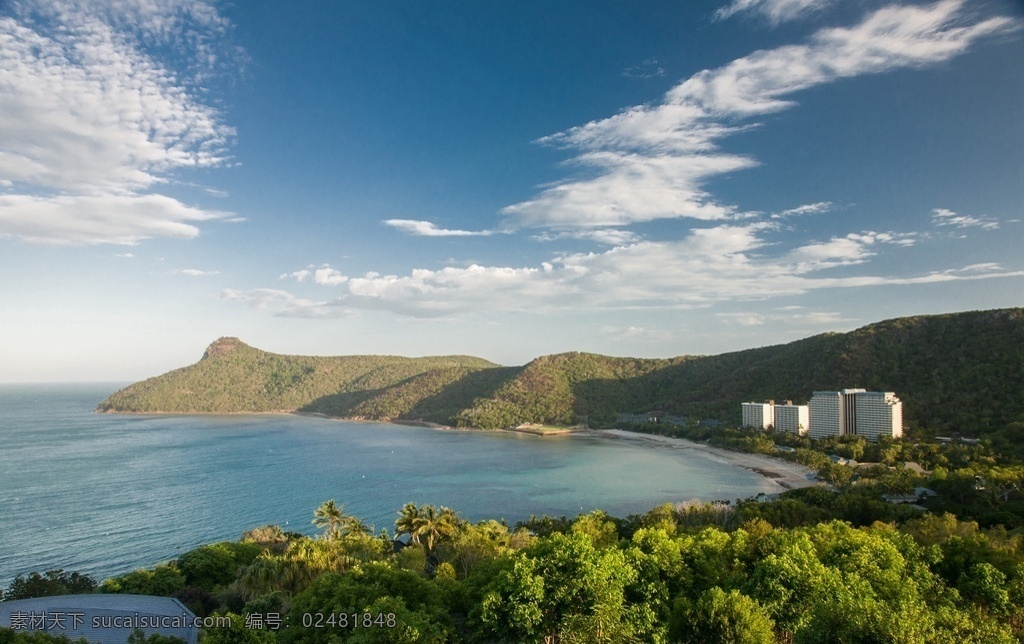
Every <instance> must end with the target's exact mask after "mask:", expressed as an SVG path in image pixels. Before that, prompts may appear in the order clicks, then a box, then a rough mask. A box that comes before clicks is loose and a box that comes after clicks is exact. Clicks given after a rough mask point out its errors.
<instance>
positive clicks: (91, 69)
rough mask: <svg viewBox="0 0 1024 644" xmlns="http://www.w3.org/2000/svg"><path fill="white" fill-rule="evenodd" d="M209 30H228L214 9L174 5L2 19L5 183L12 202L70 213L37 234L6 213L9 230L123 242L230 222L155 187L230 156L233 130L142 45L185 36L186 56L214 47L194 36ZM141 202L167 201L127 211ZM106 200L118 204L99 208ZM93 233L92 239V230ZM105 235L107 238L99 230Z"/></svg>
mask: <svg viewBox="0 0 1024 644" xmlns="http://www.w3.org/2000/svg"><path fill="white" fill-rule="evenodd" d="M175 25H177V26H183V25H188V26H190V27H191V28H192V30H191V31H187V32H186V31H177V30H176V29H174V28H173V27H174V26H175ZM202 26H205V27H207V28H215V30H217V29H222V28H223V22H222V21H221V20H219V19H218V16H217V14H216V12H215V11H214V10H213V9H212V6H211V5H208V4H207V3H204V2H194V3H187V2H174V1H171V0H163V1H160V2H156V1H146V0H119V1H113V0H111V1H110V2H107V3H103V2H95V3H94V2H42V1H40V2H26V3H17V4H13V5H11V8H10V10H9V11H8V15H0V70H2V72H3V73H2V74H0V141H3V146H2V149H0V182H2V183H3V184H4V185H5V186H7V187H8V188H9V190H10V194H8V195H7V196H6V199H7V200H14V201H19V200H22V201H29V202H34V203H36V204H39V203H49V208H50V210H51V211H53V210H56V209H58V208H63V209H64V211H65V212H64V213H63V214H62V215H61V216H59V217H50V218H48V219H46V220H44V221H40V222H39V223H38V224H36V225H32V224H28V227H29V228H31V229H32V231H31V234H30V235H25V234H23V229H24V228H25V227H26V224H25V222H22V221H19V220H20V217H19V216H18V215H17V213H13V214H12V213H10V212H8V213H6V216H5V217H3V218H0V234H5V235H8V236H17V237H23V238H25V239H27V240H44V241H46V242H48V243H68V244H78V243H102V242H112V243H125V240H131V242H134V241H136V240H139V239H144V238H146V237H151V236H158V235H159V236H172V237H173V236H177V237H192V236H195V234H196V232H197V229H196V228H195V226H193V225H190V224H185V223H184V222H186V221H191V222H196V221H203V220H208V219H213V218H218V217H222V216H224V213H212V212H203V211H200V210H199V209H197V208H194V207H189V206H186V205H184V204H182V203H180V202H178V201H176V200H174V199H171V198H170V197H165V196H162V195H156V194H152V193H151V192H150V191H151V190H152V189H153V188H154V187H155V186H158V185H159V184H161V183H164V182H166V181H167V180H168V178H169V176H170V175H171V173H173V172H174V171H175V170H178V169H183V168H199V167H213V166H217V165H221V164H223V163H224V162H225V160H226V158H227V152H226V149H227V146H228V145H229V142H230V139H231V137H232V136H233V131H232V130H231V128H229V127H227V126H226V125H224V124H223V122H222V120H221V117H220V115H219V114H218V112H217V110H215V109H214V108H212V107H210V106H209V105H206V104H204V103H203V101H202V100H201V99H200V98H199V94H200V90H199V89H198V88H197V87H193V86H190V84H189V82H190V81H187V80H183V79H182V76H181V74H180V73H178V71H179V70H177V69H171V68H169V67H167V66H165V65H163V64H161V62H160V61H159V60H158V58H157V57H156V56H155V55H153V54H151V53H148V52H147V50H146V48H145V46H144V43H146V42H148V41H146V40H144V39H143V38H142V36H143V35H145V36H147V37H153V35H154V34H158V33H162V34H164V35H166V36H167V38H172V37H173V38H176V39H181V38H184V39H187V40H188V43H183V44H182V45H183V46H182V48H180V49H176V50H175V51H176V52H177V53H180V52H181V51H184V45H187V44H189V43H191V44H193V45H195V46H197V47H198V46H199V45H200V44H201V43H202V42H209V40H208V39H206V38H205V37H204V36H201V35H199V32H198V31H196V29H197V28H198V27H202ZM157 42H158V44H159V42H160V41H157ZM168 42H169V41H168ZM209 63H210V60H209V58H207V60H206V62H204V63H203V65H207V64H209ZM55 195H56V196H55ZM132 199H134V200H138V201H139V203H143V204H146V203H148V204H150V205H152V204H153V203H154V202H155V201H160V202H161V203H162V204H163V207H164V209H165V211H166V212H165V215H164V216H161V215H160V214H159V213H158V212H157V211H156V210H154V208H152V207H150V208H147V209H146V211H145V212H144V213H143V214H141V215H140V216H139V217H137V218H134V217H132V216H131V215H130V213H129V212H126V211H125V210H124V209H123V208H119V207H118V203H119V202H123V200H132ZM70 200H77V201H78V204H77V205H68V204H69V203H70ZM102 202H107V203H108V204H110V205H111V207H110V208H107V207H99V208H97V207H94V206H97V204H100V203H102ZM171 202H173V204H172V203H171ZM8 203H10V201H8ZM78 206H81V207H82V209H83V215H82V218H81V219H78V218H77V217H75V211H76V209H77V208H78ZM108 212H109V213H110V214H109V215H108V214H107V213H108ZM183 213H185V214H184V215H183ZM51 214H52V213H51ZM12 220H13V221H14V222H15V225H11V222H12ZM86 227H93V228H95V232H93V233H89V234H84V235H83V232H82V229H83V228H86ZM108 229H109V230H112V234H111V236H110V237H109V238H108V237H105V236H104V233H103V232H102V231H104V230H108Z"/></svg>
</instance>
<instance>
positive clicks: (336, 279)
mask: <svg viewBox="0 0 1024 644" xmlns="http://www.w3.org/2000/svg"><path fill="white" fill-rule="evenodd" d="M281 279H294V280H295V281H297V282H305V281H306V280H309V281H311V282H313V283H314V284H320V285H322V286H337V285H339V284H344V283H345V282H347V281H348V276H346V275H344V274H343V273H342V272H341V271H339V270H338V269H336V268H331V266H330V265H329V264H323V265H322V266H319V267H317V266H307V267H306V268H303V269H301V270H297V271H294V272H291V273H285V274H284V275H282V276H281Z"/></svg>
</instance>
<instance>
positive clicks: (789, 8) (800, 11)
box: [714, 0, 835, 25]
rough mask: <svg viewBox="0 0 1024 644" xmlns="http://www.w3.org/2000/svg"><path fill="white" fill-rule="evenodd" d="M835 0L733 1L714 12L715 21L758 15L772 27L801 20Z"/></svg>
mask: <svg viewBox="0 0 1024 644" xmlns="http://www.w3.org/2000/svg"><path fill="white" fill-rule="evenodd" d="M834 1H835V0H733V2H732V4H730V5H728V6H725V7H722V8H721V9H719V10H717V11H715V14H714V19H715V20H725V19H727V18H731V17H732V16H734V15H736V14H738V13H747V12H751V13H759V14H761V15H762V16H764V17H765V18H768V20H769V21H770V22H771V23H772V24H773V25H778V24H779V23H782V22H787V21H789V20H795V19H797V18H802V17H804V16H805V15H807V14H809V13H814V12H815V11H820V10H822V9H824V8H825V7H827V6H828V5H830V4H832V3H833V2H834Z"/></svg>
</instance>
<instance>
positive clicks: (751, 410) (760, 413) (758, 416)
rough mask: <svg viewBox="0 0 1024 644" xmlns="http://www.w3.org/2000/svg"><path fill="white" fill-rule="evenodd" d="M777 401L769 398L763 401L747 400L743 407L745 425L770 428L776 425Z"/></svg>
mask: <svg viewBox="0 0 1024 644" xmlns="http://www.w3.org/2000/svg"><path fill="white" fill-rule="evenodd" d="M774 408H775V401H774V400H769V401H766V402H763V403H753V402H745V403H743V404H742V409H743V426H744V427H756V428H758V429H768V427H769V426H774V425H775V409H774Z"/></svg>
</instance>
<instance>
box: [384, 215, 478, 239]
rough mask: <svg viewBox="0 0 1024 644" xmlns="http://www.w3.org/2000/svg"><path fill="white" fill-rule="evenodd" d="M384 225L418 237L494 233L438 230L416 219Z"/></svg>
mask: <svg viewBox="0 0 1024 644" xmlns="http://www.w3.org/2000/svg"><path fill="white" fill-rule="evenodd" d="M384 223H385V224H386V225H388V226H391V227H392V228H397V229H398V230H401V231H402V232H404V233H407V234H409V235H416V236H419V237H486V236H488V235H493V234H494V231H491V230H449V229H447V228H438V227H437V226H436V225H434V224H433V223H431V222H429V221H420V220H417V219H387V220H385V221H384Z"/></svg>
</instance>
